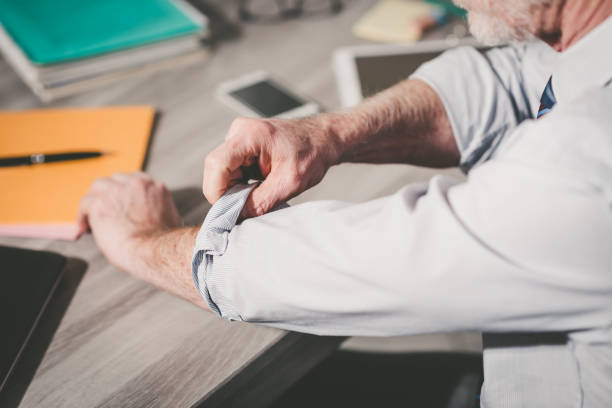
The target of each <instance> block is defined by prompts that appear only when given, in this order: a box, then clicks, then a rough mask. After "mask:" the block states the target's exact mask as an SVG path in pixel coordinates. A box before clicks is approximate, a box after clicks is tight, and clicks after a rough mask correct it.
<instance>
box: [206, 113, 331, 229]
mask: <svg viewBox="0 0 612 408" xmlns="http://www.w3.org/2000/svg"><path fill="white" fill-rule="evenodd" d="M320 118H321V117H313V118H305V119H297V120H282V119H246V118H239V119H236V120H235V121H234V122H233V123H232V125H231V127H230V130H229V132H228V134H227V136H226V138H225V143H223V144H222V145H221V146H219V147H217V148H216V149H215V150H213V151H212V152H211V153H210V154H209V155H208V156H207V157H206V161H205V164H204V183H203V187H202V189H203V192H204V195H205V196H206V198H207V199H208V201H210V202H211V203H213V204H214V203H215V202H216V201H217V200H218V199H219V198H220V197H221V196H222V195H223V193H224V192H225V191H226V190H227V189H229V188H230V187H232V186H233V185H235V184H237V183H239V182H240V181H241V180H245V179H247V178H249V172H248V170H249V168H250V169H253V168H255V169H256V170H257V171H256V173H260V175H261V176H262V177H264V178H265V180H264V181H263V182H262V183H261V185H259V187H257V188H255V190H253V192H252V193H251V195H250V197H249V199H248V201H247V203H246V205H245V207H244V209H243V211H242V216H243V217H253V216H257V215H262V214H265V213H266V212H268V211H270V210H272V209H273V208H274V207H275V206H277V205H278V204H280V203H281V202H283V201H286V200H288V199H290V198H292V197H295V196H296V195H298V194H299V193H301V192H302V191H304V190H306V189H308V188H310V187H312V186H314V185H316V184H317V183H319V182H320V181H321V179H322V178H323V176H324V175H325V173H326V172H327V169H328V168H329V167H330V166H332V165H333V164H334V163H335V162H336V161H337V159H338V145H337V142H336V141H335V139H334V137H333V134H332V133H331V132H329V131H328V130H327V127H326V126H325V124H324V122H323V121H322V120H321V119H320Z"/></svg>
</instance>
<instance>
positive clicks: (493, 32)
mask: <svg viewBox="0 0 612 408" xmlns="http://www.w3.org/2000/svg"><path fill="white" fill-rule="evenodd" d="M468 23H469V26H470V32H471V33H472V35H473V36H474V37H476V39H477V40H478V41H480V42H482V43H483V44H486V45H499V44H505V43H509V42H517V41H526V40H530V39H532V38H533V37H534V36H533V34H531V32H530V31H529V21H528V15H522V16H519V18H517V24H516V25H515V26H511V25H509V24H508V23H507V22H506V21H505V20H504V19H502V18H500V17H496V16H490V15H486V14H482V13H478V12H472V11H470V12H469V13H468Z"/></svg>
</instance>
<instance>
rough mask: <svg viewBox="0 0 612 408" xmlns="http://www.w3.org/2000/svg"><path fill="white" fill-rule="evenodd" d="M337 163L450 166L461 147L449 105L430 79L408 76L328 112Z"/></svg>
mask: <svg viewBox="0 0 612 408" xmlns="http://www.w3.org/2000/svg"><path fill="white" fill-rule="evenodd" d="M320 120H321V121H322V122H323V124H324V126H326V127H327V128H328V129H329V132H330V134H331V135H332V136H333V137H334V138H335V139H336V140H337V143H338V146H339V150H340V152H341V154H340V155H339V160H338V162H339V163H341V162H362V163H363V162H365V163H408V164H415V165H421V166H428V167H451V166H456V165H457V164H458V162H459V151H458V150H457V145H456V142H455V139H454V137H453V132H452V129H451V126H450V122H449V120H448V117H447V115H446V111H445V110H444V106H443V105H442V102H441V100H440V98H439V96H438V95H437V94H436V92H435V91H434V90H433V89H432V88H431V87H430V86H429V85H427V84H426V83H425V82H423V81H420V80H415V79H409V80H405V81H403V82H401V83H399V84H397V85H395V86H393V87H391V88H389V89H388V90H386V91H383V92H381V93H379V94H377V95H375V96H373V97H371V98H369V99H367V100H366V101H364V102H363V103H361V104H360V105H358V106H356V107H355V108H352V109H350V110H347V111H344V112H338V113H330V114H324V115H322V116H321V117H320Z"/></svg>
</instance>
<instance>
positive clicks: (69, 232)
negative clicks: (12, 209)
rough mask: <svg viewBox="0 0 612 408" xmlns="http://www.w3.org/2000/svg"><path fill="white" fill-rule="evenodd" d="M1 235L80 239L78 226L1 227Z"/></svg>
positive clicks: (17, 225) (16, 225)
mask: <svg viewBox="0 0 612 408" xmlns="http://www.w3.org/2000/svg"><path fill="white" fill-rule="evenodd" d="M0 235H6V236H11V237H25V238H49V239H64V240H75V239H77V238H78V237H79V227H78V225H76V224H45V225H41V224H38V225H27V224H25V225H19V224H15V225H6V224H5V225H0Z"/></svg>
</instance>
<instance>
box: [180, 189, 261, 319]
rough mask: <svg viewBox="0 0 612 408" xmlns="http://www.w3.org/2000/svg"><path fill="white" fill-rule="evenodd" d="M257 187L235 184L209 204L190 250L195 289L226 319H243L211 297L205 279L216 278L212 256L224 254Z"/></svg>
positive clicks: (213, 309)
mask: <svg viewBox="0 0 612 408" xmlns="http://www.w3.org/2000/svg"><path fill="white" fill-rule="evenodd" d="M256 186H257V183H253V184H248V185H246V184H239V185H236V186H234V187H232V188H231V189H229V190H228V191H227V192H226V193H225V194H224V195H223V196H222V197H221V198H220V199H219V200H218V201H217V202H216V203H215V204H214V205H213V206H212V208H211V209H210V211H209V212H208V214H207V215H206V218H205V219H204V223H203V224H202V227H201V228H200V231H199V232H198V236H197V238H196V245H195V249H194V252H193V260H192V264H191V271H192V274H193V282H194V284H195V287H196V289H197V290H198V292H199V293H200V295H201V296H202V298H203V299H204V300H205V301H206V303H208V306H209V307H210V310H212V311H213V312H215V313H216V314H217V315H219V316H220V317H223V318H226V319H229V320H242V318H241V317H240V315H239V314H238V313H235V312H234V311H233V308H232V307H231V305H230V304H227V302H225V301H224V300H223V299H213V296H212V295H211V293H210V291H209V290H208V287H209V286H208V285H207V280H208V279H214V278H215V276H214V274H213V273H212V268H213V263H214V259H215V257H217V256H222V255H223V254H224V253H225V249H226V248H227V244H228V239H229V233H230V231H231V230H232V228H234V226H235V225H236V222H237V221H238V216H239V215H240V212H241V211H242V208H243V207H244V204H245V203H246V201H247V198H248V197H249V194H250V193H251V191H252V190H253V188H255V187H256Z"/></svg>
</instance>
